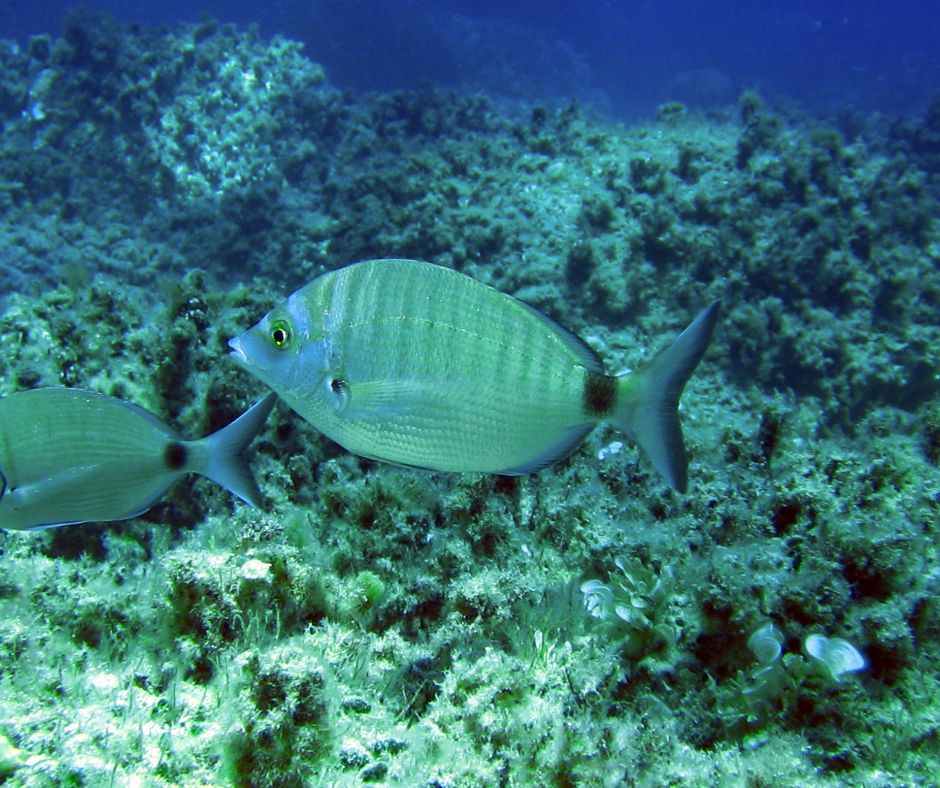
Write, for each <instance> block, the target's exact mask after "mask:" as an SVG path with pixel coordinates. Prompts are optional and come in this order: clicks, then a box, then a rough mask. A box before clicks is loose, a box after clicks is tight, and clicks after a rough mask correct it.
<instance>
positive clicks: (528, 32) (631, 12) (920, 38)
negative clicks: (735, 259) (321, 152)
mask: <svg viewBox="0 0 940 788" xmlns="http://www.w3.org/2000/svg"><path fill="white" fill-rule="evenodd" d="M76 5H78V4H77V3H73V2H67V1H66V0H9V1H8V2H6V3H3V4H0V35H4V36H7V37H13V38H17V39H20V40H25V39H26V37H28V36H29V35H30V34H32V33H36V32H50V33H52V34H56V33H57V32H58V31H59V30H61V25H62V22H63V20H64V18H65V16H66V14H67V13H68V11H69V9H71V8H72V7H73V6H76ZM82 5H83V6H84V7H85V8H88V9H91V10H103V11H107V12H109V13H112V14H114V15H115V16H116V17H117V18H118V19H120V20H121V21H124V22H128V23H141V24H147V25H161V24H171V23H173V22H176V21H179V20H190V21H198V20H199V19H200V18H201V17H203V16H211V17H215V18H218V19H220V20H222V21H231V22H236V23H238V24H240V25H247V24H251V23H254V24H257V25H258V26H259V29H260V30H261V32H262V33H263V34H265V35H269V34H273V33H281V34H283V35H285V36H288V37H290V38H295V39H299V40H302V41H304V42H305V43H306V44H307V52H308V55H309V56H310V57H311V59H313V60H315V61H317V62H320V63H322V64H323V65H324V66H325V67H326V69H327V73H328V76H329V78H330V81H331V82H333V83H334V84H336V85H339V86H340V87H343V88H349V89H353V90H389V89H394V88H396V87H414V86H416V85H418V84H420V83H421V82H423V81H426V80H435V81H437V82H439V83H445V84H450V85H454V86H457V87H466V88H471V89H484V90H487V91H488V92H490V93H494V94H500V93H501V94H504V95H507V96H510V97H513V96H515V97H525V98H528V99H532V98H535V99H539V100H546V101H549V100H552V99H555V100H567V99H569V98H577V99H578V100H580V101H590V102H595V103H598V104H603V105H605V106H606V107H607V108H608V109H610V110H612V111H613V112H614V113H615V114H617V115H618V116H621V117H624V118H632V117H637V116H643V115H645V114H648V113H649V112H651V111H652V109H653V108H655V106H656V105H657V104H659V103H661V102H663V101H665V100H669V99H679V100H682V101H685V102H686V103H688V104H692V105H696V104H698V105H701V106H702V107H704V108H709V107H711V106H714V105H718V104H721V103H722V102H725V101H727V100H728V99H729V98H731V97H734V96H736V95H737V94H738V93H739V92H740V90H741V89H743V88H758V89H759V90H760V91H761V93H762V94H764V95H765V96H767V95H769V96H775V97H782V98H786V99H792V100H796V101H798V102H800V103H802V104H803V105H805V106H807V107H810V108H814V109H819V108H822V109H832V108H843V107H847V106H850V107H855V108H857V109H861V110H863V111H872V110H876V111H882V112H891V113H894V112H916V111H919V110H920V109H922V107H923V105H924V103H925V102H926V100H927V98H928V97H929V96H930V94H931V93H932V92H933V91H935V90H937V89H940V57H938V55H937V53H938V52H940V24H937V21H936V12H937V3H936V2H934V1H931V2H927V1H925V0H920V2H913V1H911V0H908V1H907V2H900V3H887V2H878V1H877V0H854V1H853V2H810V1H809V0H802V1H800V2H794V1H792V0H790V1H789V2H787V1H785V0H772V1H771V2H760V3H754V2H751V1H750V0H737V1H736V2H714V0H689V1H688V2H657V1H656V0H639V1H637V2H627V1H626V0H620V2H600V1H599V0H595V1H594V2H591V1H590V0H588V1H587V2H585V1H584V0H580V1H579V0H555V1H554V2H549V1H547V0H514V1H513V2H500V1H499V0H450V1H449V2H441V1H440V0H397V1H396V2H389V1H386V2H383V1H382V0H361V1H360V2H354V1H352V0H271V2H266V3H258V2H257V0H195V1H184V0H167V1H166V2H161V3H149V4H144V3H138V2H131V0H88V2H85V3H83V4H82Z"/></svg>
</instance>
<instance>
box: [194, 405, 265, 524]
mask: <svg viewBox="0 0 940 788" xmlns="http://www.w3.org/2000/svg"><path fill="white" fill-rule="evenodd" d="M276 400H277V394H274V393H273V392H272V393H271V394H268V395H267V396H266V397H265V398H264V399H261V400H259V401H258V402H256V403H255V404H254V405H252V406H251V407H250V408H249V409H248V410H246V411H245V412H244V413H243V414H242V415H241V416H239V417H238V418H237V419H235V421H233V422H232V423H231V424H229V425H228V426H227V427H223V428H222V429H220V430H219V431H218V432H213V433H212V434H211V435H208V436H207V437H205V438H203V439H202V440H200V441H196V443H197V444H202V445H203V447H201V448H204V451H202V452H198V454H200V455H201V456H202V457H203V458H204V460H203V461H202V462H201V463H200V465H201V467H192V468H190V469H189V470H193V471H195V472H196V473H201V474H202V475H203V476H206V477H208V478H210V479H212V481H214V482H216V483H217V484H221V485H222V486H223V487H224V488H225V489H226V490H229V491H230V492H233V493H234V494H235V495H237V496H238V497H239V498H241V499H242V500H243V501H245V503H250V504H252V505H253V506H261V491H260V490H259V489H258V484H257V482H256V481H255V477H254V476H253V475H252V473H251V468H249V467H248V463H246V462H245V458H244V453H245V450H246V449H247V448H248V444H249V443H251V441H252V440H254V437H255V435H257V434H258V433H259V432H260V431H261V428H262V427H263V426H264V423H265V421H267V418H268V414H269V413H270V412H271V408H273V407H274V403H275V401H276Z"/></svg>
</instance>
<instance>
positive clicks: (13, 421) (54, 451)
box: [0, 388, 277, 530]
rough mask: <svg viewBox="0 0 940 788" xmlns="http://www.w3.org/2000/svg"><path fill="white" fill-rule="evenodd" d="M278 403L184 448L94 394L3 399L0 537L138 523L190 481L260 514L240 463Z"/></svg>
mask: <svg viewBox="0 0 940 788" xmlns="http://www.w3.org/2000/svg"><path fill="white" fill-rule="evenodd" d="M276 399H277V397H276V396H275V395H274V394H269V395H268V396H266V397H265V398H264V399H262V400H260V401H259V402H257V403H255V405H254V406H252V407H251V408H249V409H248V410H247V411H245V412H244V413H243V414H242V415H241V416H239V417H238V418H237V419H236V420H235V421H233V422H232V423H231V424H229V425H228V426H227V427H224V428H223V429H221V430H219V431H218V432H214V433H212V435H209V436H207V437H205V438H202V439H201V440H195V441H186V440H182V439H180V438H179V437H177V435H176V434H175V433H174V432H173V431H172V430H171V429H170V428H169V427H167V426H166V425H165V424H163V423H162V422H161V421H160V420H159V419H158V418H157V417H156V416H154V415H153V414H152V413H149V412H148V411H146V410H144V409H143V408H140V407H138V406H136V405H132V404H131V403H129V402H125V401H124V400H120V399H115V398H114V397H108V396H106V395H104V394H97V393H95V392H93V391H83V390H80V389H69V388H42V389H33V390H31V391H20V392H17V393H15V394H11V395H9V396H7V397H4V398H3V399H0V528H7V529H14V530H30V529H36V528H48V527H51V526H55V525H72V524H74V523H84V522H90V521H102V520H124V519H126V518H128V517H135V516H136V515H138V514H143V513H144V512H145V511H147V509H149V508H150V507H151V506H152V505H153V504H154V503H155V502H156V500H157V499H158V498H159V497H160V496H162V495H163V494H164V493H165V492H166V491H167V490H168V489H169V488H170V487H171V486H172V485H173V484H174V483H175V482H177V481H178V480H179V479H180V477H182V476H183V475H184V474H187V473H199V474H201V475H203V476H206V477H208V478H210V479H212V480H213V481H214V482H217V483H219V484H221V485H222V486H223V487H225V488H226V489H228V490H229V491H231V492H233V493H234V494H235V495H237V496H238V497H239V498H241V499H242V500H243V501H245V502H246V503H250V504H253V505H255V506H260V505H261V493H260V492H259V490H258V485H257V484H256V483H255V480H254V478H253V477H252V475H251V470H250V469H249V467H248V465H247V464H246V463H245V461H244V458H243V457H242V454H243V453H244V451H245V449H246V448H247V446H248V444H249V443H251V441H252V439H253V438H254V437H255V435H256V434H257V433H258V432H259V431H260V430H261V428H262V427H263V426H264V422H265V420H266V419H267V417H268V414H269V413H270V412H271V408H272V407H273V406H274V402H275V400H276Z"/></svg>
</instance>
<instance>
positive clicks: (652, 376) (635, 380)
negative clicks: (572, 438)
mask: <svg viewBox="0 0 940 788" xmlns="http://www.w3.org/2000/svg"><path fill="white" fill-rule="evenodd" d="M718 306H719V304H718V302H717V301H715V302H713V303H712V304H710V305H709V306H708V307H706V308H705V309H704V310H703V311H702V312H701V313H700V314H699V316H698V317H697V318H695V320H693V321H692V322H691V323H690V324H689V325H688V327H687V328H686V329H685V331H683V332H682V333H681V334H679V336H677V337H676V338H675V339H674V340H673V342H672V344H671V345H670V346H669V347H667V348H666V349H665V350H662V351H660V352H659V353H658V354H657V355H656V356H655V357H654V358H653V360H652V361H650V362H649V363H648V364H647V365H646V366H645V367H643V368H642V369H641V370H640V371H639V372H637V373H636V374H634V375H630V376H625V377H623V378H621V379H620V381H621V382H620V388H619V391H618V396H617V407H616V410H615V413H614V415H613V418H612V419H611V421H612V422H613V423H614V424H616V425H617V427H619V428H620V429H622V430H623V431H624V432H626V433H628V434H630V435H632V436H633V437H634V438H635V439H636V441H637V443H639V444H640V446H641V447H642V448H643V451H645V452H646V454H647V456H648V457H649V458H650V460H651V461H652V463H653V465H654V466H655V467H656V470H658V471H659V472H660V473H661V474H662V475H663V478H664V479H665V480H666V482H667V483H668V484H669V486H670V487H672V488H673V489H675V490H678V491H679V492H685V490H686V487H687V486H688V460H687V459H686V454H685V446H684V445H683V443H682V426H681V425H680V424H679V411H678V407H679V397H681V396H682V389H684V388H685V384H686V382H687V381H688V379H689V378H690V377H691V376H692V373H693V372H694V371H695V368H696V367H697V366H698V362H699V361H700V360H701V358H702V354H703V353H705V349H706V348H707V347H708V343H709V341H710V340H711V337H712V331H713V330H714V328H715V321H716V320H717V319H718Z"/></svg>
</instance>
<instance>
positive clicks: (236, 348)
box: [228, 337, 248, 367]
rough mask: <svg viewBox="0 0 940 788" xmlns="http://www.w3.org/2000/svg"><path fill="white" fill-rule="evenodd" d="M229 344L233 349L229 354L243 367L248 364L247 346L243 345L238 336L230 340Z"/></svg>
mask: <svg viewBox="0 0 940 788" xmlns="http://www.w3.org/2000/svg"><path fill="white" fill-rule="evenodd" d="M228 346H229V347H230V348H231V349H232V352H231V353H229V356H230V357H231V358H233V359H234V360H235V363H236V364H238V365H239V366H241V367H247V366H248V354H247V353H246V352H245V348H243V347H242V343H241V342H239V341H238V337H233V338H232V339H230V340H229V341H228Z"/></svg>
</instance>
